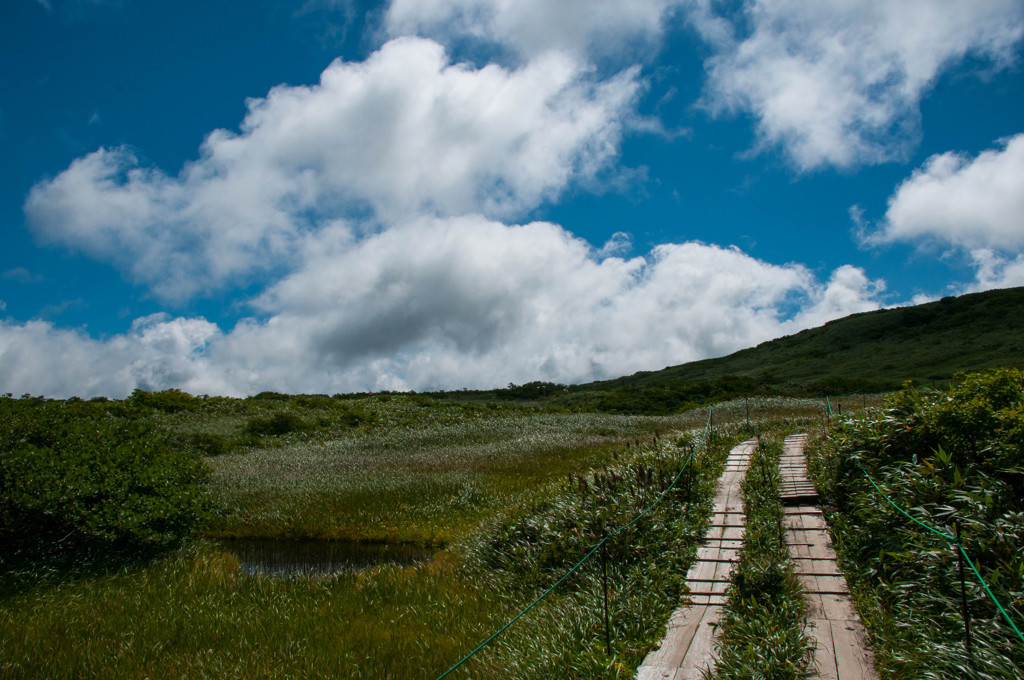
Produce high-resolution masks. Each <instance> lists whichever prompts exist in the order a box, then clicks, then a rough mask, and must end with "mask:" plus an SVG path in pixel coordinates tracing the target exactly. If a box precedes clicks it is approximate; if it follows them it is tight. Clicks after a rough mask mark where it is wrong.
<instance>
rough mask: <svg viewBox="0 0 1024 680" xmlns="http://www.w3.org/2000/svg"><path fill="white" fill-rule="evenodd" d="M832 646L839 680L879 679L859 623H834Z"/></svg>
mask: <svg viewBox="0 0 1024 680" xmlns="http://www.w3.org/2000/svg"><path fill="white" fill-rule="evenodd" d="M831 624H832V644H833V645H834V646H835V652H836V668H837V669H838V670H839V680H865V679H866V678H872V679H877V678H878V676H877V675H876V674H875V670H874V666H873V663H872V659H871V655H870V653H868V651H867V645H865V644H864V643H865V640H864V629H863V628H862V627H861V625H860V622H859V621H832V622H831Z"/></svg>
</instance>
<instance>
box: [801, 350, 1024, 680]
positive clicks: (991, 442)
mask: <svg viewBox="0 0 1024 680" xmlns="http://www.w3.org/2000/svg"><path fill="white" fill-rule="evenodd" d="M1022 408H1024V372H1022V371H1019V370H995V371H990V372H987V373H981V374H973V375H967V376H960V377H959V379H958V381H957V382H956V383H955V384H954V385H953V386H951V388H950V389H949V391H948V392H939V391H937V390H920V391H919V390H914V389H910V388H907V389H904V390H903V391H901V392H899V393H898V394H896V395H894V396H893V397H891V398H890V399H889V400H888V402H887V403H886V405H885V408H884V409H883V410H882V411H881V412H875V413H872V414H869V415H867V416H864V417H861V418H855V419H849V420H846V421H841V423H840V424H839V426H838V427H837V428H836V429H835V430H834V431H833V432H832V434H831V436H830V437H829V439H828V440H826V441H825V442H824V443H822V445H821V447H820V450H819V451H817V452H816V453H815V455H813V456H811V459H810V467H811V469H812V473H813V474H814V475H815V477H816V481H817V482H818V484H819V488H821V489H822V490H823V491H824V492H825V493H826V496H827V498H828V499H829V500H830V501H831V502H832V504H833V505H834V506H835V507H836V509H837V510H838V512H837V513H836V514H835V515H833V517H832V518H831V520H830V523H831V524H832V526H833V528H834V530H835V532H836V541H837V545H838V546H840V548H841V553H842V555H841V557H843V559H845V560H848V561H849V565H850V568H849V569H848V570H847V574H848V576H850V579H851V584H852V585H853V586H854V588H855V589H857V590H858V592H860V593H861V597H862V598H863V600H864V603H867V604H866V606H868V607H869V611H870V614H869V615H868V616H866V617H865V619H866V620H867V621H868V622H869V623H873V625H874V629H873V631H872V634H873V635H874V636H875V638H876V640H877V644H876V649H875V651H876V657H878V658H879V663H880V665H881V666H882V667H884V668H886V669H888V671H889V672H890V673H891V677H895V678H915V679H916V678H933V677H942V678H945V677H954V676H955V675H957V674H960V673H961V670H962V669H964V668H971V667H972V666H973V668H972V670H971V673H970V675H969V676H968V677H973V678H990V677H991V678H1019V677H1024V675H1022V671H1021V669H1022V668H1024V650H1022V647H1021V645H1020V641H1019V639H1018V638H1017V637H1016V635H1015V634H1014V633H1013V632H1012V631H1011V630H1009V628H1008V626H1007V625H1006V624H1005V623H1004V621H1003V619H1002V616H1001V615H1000V614H999V613H998V612H997V611H996V608H995V605H994V604H993V603H992V602H991V600H990V599H989V596H988V593H987V592H986V591H983V589H982V586H981V584H979V583H978V582H977V581H976V580H975V578H974V577H973V575H972V574H971V572H970V571H968V573H967V582H966V584H965V587H966V591H967V599H968V610H969V612H970V615H971V618H972V635H974V636H975V646H974V650H973V658H971V657H970V656H969V655H968V654H967V651H966V648H965V646H964V644H963V627H962V626H963V624H962V620H961V617H960V607H961V603H960V597H961V590H960V580H959V569H958V561H957V551H956V550H955V548H954V546H953V545H952V544H951V543H950V542H949V541H947V540H946V539H944V538H942V537H940V536H938V535H937V534H935V533H934V532H932V531H928V530H925V529H923V528H922V527H920V526H918V525H916V524H914V523H912V522H911V521H910V520H909V519H907V518H906V517H904V516H903V515H902V514H900V513H899V512H896V511H895V510H894V509H893V508H892V507H891V506H889V504H888V503H887V502H886V501H885V500H883V499H882V497H881V496H880V495H879V493H878V491H876V490H875V488H874V487H873V486H872V482H874V483H875V484H878V485H879V486H880V487H881V488H882V489H884V490H885V493H886V495H887V496H889V497H891V498H892V499H893V502H894V503H897V504H898V505H899V506H900V507H902V508H905V509H906V511H907V512H908V513H909V514H910V515H911V516H913V517H914V518H916V519H918V520H919V521H921V522H923V523H924V524H926V525H928V526H930V527H935V528H936V529H937V530H938V531H942V532H944V533H946V534H948V535H952V534H954V533H955V531H956V529H955V527H956V526H957V525H959V526H960V529H961V530H962V537H961V541H962V544H963V547H964V550H965V551H966V552H967V553H968V554H969V555H970V556H971V558H972V560H973V561H974V564H975V566H976V567H977V569H978V570H979V572H980V573H981V574H982V575H983V577H984V579H985V580H986V581H987V583H988V584H989V586H990V587H991V590H992V591H993V592H994V593H995V594H996V595H997V596H998V597H999V599H1000V600H1001V602H1002V604H1003V605H1004V606H1005V607H1006V608H1007V610H1008V611H1009V613H1010V616H1011V618H1014V619H1015V620H1017V621H1020V620H1021V619H1022V618H1024V579H1022V575H1024V552H1021V550H1020V546H1021V545H1024V410H1022ZM869 478H870V480H871V481H869ZM862 604H863V603H862Z"/></svg>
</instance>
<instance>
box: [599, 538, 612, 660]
mask: <svg viewBox="0 0 1024 680" xmlns="http://www.w3.org/2000/svg"><path fill="white" fill-rule="evenodd" d="M607 541H608V534H607V533H604V534H603V536H602V538H601V572H602V574H603V578H602V580H603V581H604V645H605V649H606V651H607V652H608V656H611V655H612V629H611V625H610V624H609V623H608V557H607V556H606V555H605V551H604V544H605V543H606V542H607Z"/></svg>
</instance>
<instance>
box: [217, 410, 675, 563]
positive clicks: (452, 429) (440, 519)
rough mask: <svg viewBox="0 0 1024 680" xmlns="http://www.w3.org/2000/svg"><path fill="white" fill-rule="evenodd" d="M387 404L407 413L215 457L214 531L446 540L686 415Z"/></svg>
mask: <svg viewBox="0 0 1024 680" xmlns="http://www.w3.org/2000/svg"><path fill="white" fill-rule="evenodd" d="M391 401H397V400H391ZM388 403H389V402H385V404H388ZM456 408H457V407H456ZM381 410H382V411H383V413H380V414H378V417H380V418H382V419H383V418H384V417H386V416H389V415H390V417H389V418H388V420H393V421H397V422H395V424H394V425H380V426H376V427H373V428H368V429H366V430H363V431H355V432H351V433H349V434H348V435H347V436H344V437H336V438H333V439H331V438H328V437H326V436H325V437H324V438H322V439H314V440H311V441H296V442H292V443H284V444H282V445H279V446H275V447H268V448H260V449H246V450H243V451H239V452H236V453H231V454H227V455H222V456H217V457H211V458H209V459H208V462H209V465H210V467H211V469H212V471H213V479H212V488H213V490H214V493H215V495H216V497H217V498H218V499H219V500H220V504H221V507H222V508H223V511H222V513H221V514H220V516H219V517H218V518H216V519H215V520H214V521H213V522H212V523H211V524H210V526H209V532H210V533H211V534H213V535H217V536H225V537H226V536H235V537H240V536H263V537H272V536H279V537H296V536H299V537H318V538H334V539H345V540H360V541H380V542H415V543H426V544H444V543H447V542H449V541H451V540H453V539H454V538H456V537H458V536H462V535H465V534H467V533H469V532H471V531H473V530H474V529H475V527H476V526H478V525H479V524H480V522H481V521H483V520H484V519H486V518H488V517H490V516H492V515H493V514H494V513H495V512H497V511H499V510H505V509H507V508H509V507H510V506H520V505H522V504H524V503H528V502H529V500H530V499H531V498H533V497H534V496H536V495H538V494H541V495H542V494H544V493H546V492H547V486H548V485H549V484H550V483H551V482H552V481H554V480H558V479H560V478H562V477H564V476H566V475H568V474H571V473H573V472H577V471H580V470H586V469H588V468H589V467H592V466H597V465H601V464H604V463H606V462H609V461H611V459H612V455H613V454H614V453H615V451H617V450H619V449H621V448H622V447H623V446H624V443H629V444H630V445H632V444H633V443H638V442H639V440H640V439H649V438H650V437H652V436H655V435H654V433H656V432H659V431H664V430H666V429H668V428H669V427H671V426H672V425H673V424H674V423H676V422H679V421H680V420H682V419H681V418H677V419H672V420H669V419H664V418H652V417H639V416H610V415H600V414H563V413H533V414H529V413H521V412H519V411H518V410H512V411H511V412H503V411H493V412H487V411H485V412H483V413H472V414H470V415H469V416H468V417H464V418H461V419H455V418H453V417H452V416H451V414H450V413H449V411H451V410H452V407H447V406H446V407H445V408H444V409H442V410H441V414H440V415H439V416H431V415H430V414H421V416H420V417H418V418H416V419H415V420H414V421H413V422H409V418H408V416H409V413H408V411H407V410H405V409H403V412H402V413H400V414H399V416H397V417H396V416H394V415H391V414H388V412H387V410H386V409H381ZM403 416H404V417H403ZM403 421H404V422H403ZM385 422H387V420H386V421H385Z"/></svg>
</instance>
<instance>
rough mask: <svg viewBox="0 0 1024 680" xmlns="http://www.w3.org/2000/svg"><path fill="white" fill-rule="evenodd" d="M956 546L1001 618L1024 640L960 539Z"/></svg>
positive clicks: (1023, 636)
mask: <svg viewBox="0 0 1024 680" xmlns="http://www.w3.org/2000/svg"><path fill="white" fill-rule="evenodd" d="M956 547H957V548H959V549H960V554H962V555H963V556H964V559H965V560H967V564H968V566H970V568H971V571H973V572H974V575H975V576H977V577H978V580H979V581H981V585H982V586H984V587H985V592H986V593H988V596H989V597H991V598H992V601H993V602H995V603H996V607H998V608H999V613H1000V614H1002V615H1003V618H1004V619H1006V622H1007V623H1009V624H1010V627H1011V628H1013V632H1014V633H1016V634H1017V637H1019V638H1020V641H1021V642H1024V635H1022V634H1021V632H1020V628H1018V627H1017V624H1015V623H1014V622H1013V619H1011V618H1010V615H1009V614H1007V613H1006V610H1005V609H1003V605H1001V604H999V600H997V599H996V596H995V595H993V594H992V590H991V588H989V587H988V584H987V583H985V579H983V578H982V577H981V574H980V573H979V572H978V568H977V567H975V566H974V562H972V561H971V558H970V556H969V555H968V554H967V551H966V550H964V547H963V546H962V545H960V541H957V542H956Z"/></svg>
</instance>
